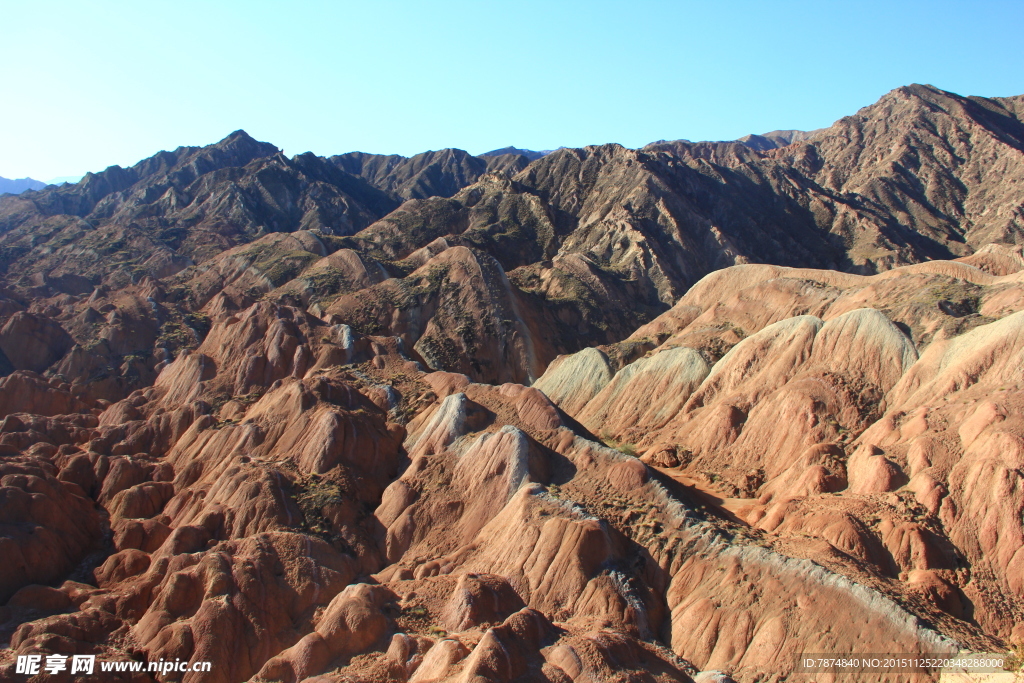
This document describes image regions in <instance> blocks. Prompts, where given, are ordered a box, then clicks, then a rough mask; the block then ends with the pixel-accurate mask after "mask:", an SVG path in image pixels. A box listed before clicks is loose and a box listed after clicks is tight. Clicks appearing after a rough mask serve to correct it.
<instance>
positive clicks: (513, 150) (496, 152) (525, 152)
mask: <svg viewBox="0 0 1024 683" xmlns="http://www.w3.org/2000/svg"><path fill="white" fill-rule="evenodd" d="M553 151H555V150H553V149H545V150H541V151H539V152H538V151H535V150H532V149H519V148H518V147H502V148H501V149H492V150H491V151H490V152H484V153H483V154H481V155H479V156H482V157H500V156H502V155H505V154H518V155H520V156H524V157H526V158H527V159H529V160H530V161H536V160H537V159H540V158H541V157H546V156H547V155H548V154H551V153H552V152H553Z"/></svg>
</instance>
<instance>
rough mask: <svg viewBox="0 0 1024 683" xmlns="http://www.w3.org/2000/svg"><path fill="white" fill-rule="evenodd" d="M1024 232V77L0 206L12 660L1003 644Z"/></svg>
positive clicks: (375, 662) (628, 667)
mask: <svg viewBox="0 0 1024 683" xmlns="http://www.w3.org/2000/svg"><path fill="white" fill-rule="evenodd" d="M1022 241H1024V96H1017V97H1007V98H983V97H963V96H960V95H957V94H954V93H950V92H946V91H943V90H940V89H938V88H935V87H933V86H927V85H910V86H906V87H902V88H897V89H896V90H893V91H892V92H890V93H888V94H886V95H885V96H883V97H882V98H881V99H880V100H879V101H878V102H876V103H874V104H872V105H870V106H867V107H865V108H863V109H861V110H860V111H858V112H856V113H855V114H853V115H851V116H847V117H844V118H842V119H840V120H839V121H837V122H836V123H834V124H833V125H832V126H830V127H828V128H823V129H820V130H816V131H809V132H802V131H792V130H786V131H774V132H771V133H766V134H763V135H750V136H746V137H745V138H742V139H741V140H738V141H732V142H690V141H685V140H676V141H660V142H657V143H652V144H650V145H647V146H645V147H643V148H640V149H628V148H624V147H622V146H620V145H615V144H608V145H599V146H590V147H584V148H578V149H572V148H560V149H557V150H553V151H544V152H532V151H529V150H521V149H517V148H514V147H508V148H504V149H499V150H494V151H492V152H488V153H485V154H482V155H479V156H474V155H471V154H469V153H467V152H465V151H462V150H458V149H445V150H439V151H430V152H425V153H423V154H419V155H416V156H413V157H404V156H400V155H375V154H367V153H361V152H353V153H349V154H343V155H337V156H330V157H320V156H317V155H315V154H312V153H306V154H301V155H297V156H294V157H290V158H289V157H287V156H286V155H284V154H283V153H282V152H281V151H280V150H279V149H278V148H276V147H275V146H274V145H272V144H270V143H266V142H260V141H256V140H254V139H253V138H251V137H250V136H249V135H247V134H246V133H245V132H243V131H236V132H234V133H232V134H231V135H229V136H227V137H226V138H224V139H223V140H221V141H220V142H218V143H216V144H214V145H209V146H205V147H179V148H178V149H176V150H173V151H165V152H160V153H159V154H156V155H154V156H153V157H150V158H148V159H146V160H144V161H142V162H140V163H138V164H136V165H134V166H132V167H129V168H121V167H118V166H113V167H110V168H108V169H106V170H104V171H102V172H98V173H89V174H87V175H86V176H85V177H84V178H83V179H82V180H81V181H80V182H78V183H77V184H74V185H64V186H59V187H56V186H50V187H45V188H41V189H37V190H36V191H29V192H23V193H20V194H17V195H8V196H4V197H0V420H2V422H0V482H2V485H0V495H2V496H3V500H4V501H6V502H5V503H4V505H3V506H2V511H0V544H2V547H3V548H4V553H5V556H7V557H10V558H13V559H11V561H9V562H7V563H6V564H5V565H4V566H3V568H0V604H2V605H3V606H2V607H0V641H3V640H7V639H8V638H9V641H10V648H9V649H7V650H5V651H4V653H6V654H3V653H0V670H4V671H5V670H6V669H5V668H4V667H13V661H14V660H13V658H14V656H15V655H16V654H26V653H34V652H51V651H52V652H57V651H60V652H65V651H66V652H71V651H74V652H88V653H96V654H100V655H101V656H104V657H112V658H138V659H149V660H156V659H160V658H163V659H165V660H174V659H176V658H178V659H183V660H202V661H211V662H213V672H212V674H207V675H206V676H205V677H203V678H199V677H194V678H191V677H190V676H191V674H186V675H185V677H184V678H183V680H185V681H193V680H195V681H199V680H202V681H204V682H208V681H217V682H218V683H220V682H223V683H229V682H230V683H234V682H236V681H247V680H248V681H267V682H269V681H282V680H283V681H289V682H290V683H291V682H297V681H309V682H310V683H312V682H313V681H316V682H317V683H326V682H328V681H331V682H334V681H337V682H340V681H343V680H345V681H357V680H358V681H409V682H410V683H411V682H414V681H423V682H426V681H504V682H509V683H511V682H512V681H517V682H520V681H522V682H525V681H547V682H549V683H554V682H559V683H564V682H566V681H578V682H580V683H583V682H589V681H659V682H662V681H700V682H707V681H719V682H727V681H730V680H734V681H740V682H744V683H745V682H748V681H749V682H751V683H752V682H753V681H765V680H788V679H789V678H790V677H791V676H792V677H794V678H796V677H798V676H799V675H801V674H797V673H794V667H795V666H796V665H797V655H798V654H799V653H802V652H832V653H850V654H854V653H865V652H876V653H877V652H887V651H892V652H895V651H900V652H906V653H957V652H961V651H967V652H985V651H999V652H1002V651H1012V648H1015V647H1016V648H1018V650H1017V653H1018V656H1019V655H1020V650H1019V648H1020V647H1022V646H1024V626H1022V623H1024V582H1022V580H1021V577H1022V576H1024V521H1022V520H1024V475H1022V474H1021V472H1022V471H1024V460H1022V457H1024V446H1022V444H1024V387H1022V384H1021V383H1022V382H1024V376H1021V375H1020V372H1019V366H1020V363H1019V360H1020V358H1021V354H1024V347H1022V343H1024V342H1022V341H1021V340H1024V334H1021V330H1022V327H1021V326H1022V325H1024V322H1022V321H1024V318H1022V316H1024V313H1022V312H1021V311H1022V310H1024V256H1022V252H1021V243H1022ZM837 614H842V615H843V616H842V618H841V619H837V618H836V615H837ZM61 648H63V649H61ZM918 673H919V675H920V677H921V678H920V680H935V677H934V676H932V675H931V674H927V673H926V672H918ZM12 675H13V674H12ZM902 675H903V674H899V673H890V674H879V677H878V680H903V679H902V678H901V676H902ZM119 680H120V679H119ZM124 680H136V679H134V678H130V677H125V678H124ZM138 680H142V679H138Z"/></svg>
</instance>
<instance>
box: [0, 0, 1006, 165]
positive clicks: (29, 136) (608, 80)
mask: <svg viewBox="0 0 1024 683" xmlns="http://www.w3.org/2000/svg"><path fill="white" fill-rule="evenodd" d="M1022 29H1024V1H1022V0H1010V1H1004V0H975V1H974V2H970V3H968V2H963V1H962V0H956V1H952V2H950V1H947V0H928V1H927V2H918V1H916V0H906V1H900V0H889V1H888V2H874V1H873V0H861V1H858V2H848V1H841V0H814V1H813V2H796V1H790V0H774V1H771V2H769V1H767V0H760V1H737V0H714V1H712V0H700V1H693V2H691V1H689V0H675V1H668V0H665V1H661V0H630V1H628V2H627V1H625V0H618V1H615V2H605V1H604V0H586V1H579V2H578V1H576V0H544V1H539V2H535V1H533V0H516V1H515V2H507V1H505V2H499V1H484V0H477V1H451V2H449V1H444V0H436V1H434V2H424V1H423V0H419V1H415V2H414V1H411V0H409V1H388V0H372V1H369V2H367V1H365V0H364V1H362V2H347V1H344V0H336V1H333V2H328V1H319V2H317V1H309V2H303V1H302V0H291V1H289V2H260V1H259V0H246V1H245V2H235V1H233V0H206V1H204V2H191V1H190V0H176V1H174V2H164V1H162V0H147V1H146V2H139V1H138V0H133V1H132V2H106V1H102V0H86V1H83V0H48V1H47V2H31V1H30V0H4V1H3V4H2V5H0V64H3V65H4V67H3V78H2V79H0V92H2V99H0V176H3V177H7V178H20V177H25V176H29V177H33V178H36V179H39V180H50V179H52V178H55V177H59V176H77V175H81V174H83V173H85V172H87V171H100V170H102V169H104V168H106V167H107V166H111V165H114V164H118V165H121V166H129V165H131V164H134V163H136V162H137V161H139V160H141V159H143V158H145V157H148V156H151V155H152V154H154V153H156V152H158V151H160V150H164V149H174V148H175V147H178V146H179V145H205V144H210V143H213V142H216V141H218V140H220V139H221V138H223V137H225V136H226V135H228V134H229V133H231V132H232V131H234V130H237V129H239V128H241V129H244V130H246V131H247V132H248V133H249V134H250V135H252V136H253V137H255V138H256V139H258V140H264V141H267V142H271V143H273V144H275V145H277V146H278V147H279V148H281V149H283V150H284V151H285V152H286V153H287V154H289V155H294V154H300V153H302V152H306V151H312V152H315V153H317V154H320V155H325V156H326V155H331V154H340V153H344V152H349V151H356V150H358V151H364V152H374V153H386V154H393V153H397V154H404V155H412V154H416V153H419V152H422V151H426V150H430V149H441V148H445V147H458V148H461V149H465V150H467V151H469V152H471V153H474V154H479V153H481V152H485V151H488V150H491V149H495V148H499V147H505V146H507V145H514V146H517V147H521V148H528V149H554V148H557V147H561V146H566V147H579V146H583V145H588V144H601V143H608V142H617V143H620V144H622V145H625V146H627V147H639V146H642V145H645V144H647V143H649V142H652V141H655V140H662V139H667V140H671V139H678V138H686V139H690V140H731V139H735V138H737V137H740V136H742V135H746V134H747V133H761V132H767V131H771V130H776V129H790V128H795V129H801V130H810V129H814V128H821V127H825V126H828V125H830V124H831V123H832V122H833V121H835V120H837V119H839V118H841V117H843V116H846V115H849V114H853V113H855V112H856V111H857V110H858V109H859V108H861V107H863V106H866V105H869V104H871V103H872V102H874V101H876V100H877V99H878V98H879V97H881V96H882V95H884V94H885V93H886V92H888V91H889V90H891V89H893V88H896V87H899V86H901V85H907V84H909V83H930V84H932V85H935V86H938V87H940V88H943V89H945V90H950V91H952V92H956V93H959V94H962V95H982V96H987V97H992V96H1008V95H1019V94H1024V40H1022V39H1021V34H1022Z"/></svg>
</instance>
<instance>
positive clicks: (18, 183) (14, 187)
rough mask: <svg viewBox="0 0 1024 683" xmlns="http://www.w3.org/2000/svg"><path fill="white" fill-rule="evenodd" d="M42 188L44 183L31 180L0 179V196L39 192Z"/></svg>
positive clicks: (44, 185)
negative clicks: (27, 191)
mask: <svg viewBox="0 0 1024 683" xmlns="http://www.w3.org/2000/svg"><path fill="white" fill-rule="evenodd" d="M44 187H46V183H44V182H42V181H41V180H35V179H33V178H18V179H17V180H12V179H10V178H2V177H0V194H5V193H7V194H21V193H22V192H24V191H25V190H41V189H43V188H44Z"/></svg>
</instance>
